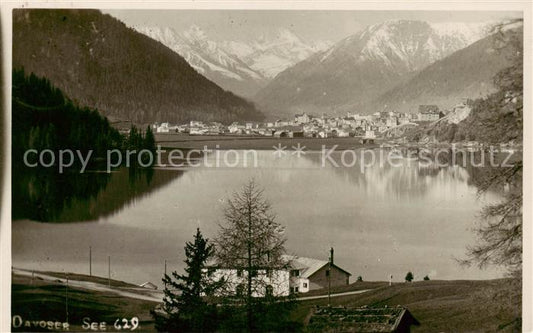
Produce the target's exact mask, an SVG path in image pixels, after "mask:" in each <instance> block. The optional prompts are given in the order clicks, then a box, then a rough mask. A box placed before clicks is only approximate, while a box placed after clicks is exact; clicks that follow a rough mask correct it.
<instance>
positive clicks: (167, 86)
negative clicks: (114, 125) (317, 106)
mask: <svg viewBox="0 0 533 333" xmlns="http://www.w3.org/2000/svg"><path fill="white" fill-rule="evenodd" d="M13 67H14V68H24V69H25V71H26V72H27V73H31V72H33V73H35V74H36V75H37V76H41V77H45V78H47V79H49V80H50V81H51V83H52V84H53V85H55V86H56V87H58V88H59V89H61V90H62V91H63V92H65V94H66V95H67V96H69V98H71V99H72V100H73V101H75V102H76V103H78V104H79V105H80V106H87V107H90V108H96V109H98V110H99V112H100V113H102V114H103V115H105V116H107V117H108V118H109V119H110V120H111V121H129V122H133V123H135V124H146V123H151V122H156V121H157V122H163V121H168V122H186V121H189V120H191V119H196V120H204V121H220V122H224V123H230V122H232V121H236V120H260V119H263V117H264V116H263V114H262V113H261V112H259V111H258V110H257V109H256V108H255V107H254V105H253V104H252V103H251V102H249V101H246V100H244V99H242V98H240V97H238V96H236V95H235V94H233V93H232V92H229V91H226V90H224V89H222V88H221V87H219V86H218V85H216V84H215V83H213V82H212V81H210V80H208V79H207V78H205V77H204V76H202V75H201V74H199V73H198V72H197V71H196V70H195V69H194V68H193V67H191V66H190V65H189V63H188V62H187V61H186V60H185V59H184V58H183V57H181V56H180V55H179V54H177V53H176V52H174V51H172V50H171V49H169V48H168V47H166V46H164V45H163V44H161V43H159V42H158V41H155V40H153V39H151V38H149V37H147V36H145V35H143V34H141V33H139V32H137V31H135V30H133V29H131V28H128V27H127V26H126V25H125V24H124V23H122V22H121V21H119V20H117V19H115V18H113V17H112V16H110V15H104V14H102V13H101V12H100V11H98V10H86V9H83V10H56V9H54V10H49V9H16V10H14V11H13Z"/></svg>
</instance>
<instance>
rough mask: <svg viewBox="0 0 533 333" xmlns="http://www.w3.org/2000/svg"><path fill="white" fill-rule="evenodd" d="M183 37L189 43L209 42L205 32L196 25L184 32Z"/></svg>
mask: <svg viewBox="0 0 533 333" xmlns="http://www.w3.org/2000/svg"><path fill="white" fill-rule="evenodd" d="M183 36H184V37H185V38H186V39H188V40H189V41H205V40H207V35H206V34H205V32H204V31H203V30H202V28H200V27H199V26H197V25H196V24H193V25H191V26H190V27H189V28H188V29H187V30H185V31H184V32H183Z"/></svg>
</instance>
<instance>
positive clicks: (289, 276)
mask: <svg viewBox="0 0 533 333" xmlns="http://www.w3.org/2000/svg"><path fill="white" fill-rule="evenodd" d="M332 251H333V250H332ZM332 256H333V252H332ZM283 260H284V261H285V262H286V263H287V269H273V270H269V269H260V270H257V271H256V273H255V275H254V276H253V278H252V279H253V280H252V296H253V297H264V296H265V295H267V294H271V295H273V296H277V297H279V296H288V295H289V294H290V293H306V292H308V291H310V290H315V289H321V288H325V287H327V285H328V284H331V286H342V285H348V284H349V279H350V275H351V274H350V273H348V272H347V271H345V270H344V269H342V268H340V267H339V266H337V265H335V264H334V263H333V262H332V263H330V262H328V261H325V260H319V259H313V258H306V257H299V256H289V255H284V256H283ZM205 272H206V274H207V275H208V277H209V278H210V279H212V280H213V281H221V280H222V279H224V280H225V281H226V282H227V284H226V285H225V288H224V289H223V290H222V291H220V292H219V293H220V294H224V293H225V295H228V294H229V295H239V294H241V295H244V294H246V290H247V288H248V284H247V283H248V272H247V271H246V270H244V269H236V268H220V267H216V265H214V266H210V267H208V268H206V269H205Z"/></svg>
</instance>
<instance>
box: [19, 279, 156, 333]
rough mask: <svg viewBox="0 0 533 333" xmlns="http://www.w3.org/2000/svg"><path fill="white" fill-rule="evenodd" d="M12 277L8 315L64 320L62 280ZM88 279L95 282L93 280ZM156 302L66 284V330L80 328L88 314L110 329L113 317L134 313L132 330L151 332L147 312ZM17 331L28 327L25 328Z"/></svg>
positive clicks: (152, 324) (150, 318)
mask: <svg viewBox="0 0 533 333" xmlns="http://www.w3.org/2000/svg"><path fill="white" fill-rule="evenodd" d="M58 274H59V273H58ZM58 276H59V275H58ZM12 278H13V282H12V287H11V291H12V296H11V299H12V304H11V313H12V315H20V316H21V317H22V318H23V320H47V321H48V320H51V321H56V320H57V321H60V322H64V321H65V319H66V304H65V303H66V302H65V300H66V288H65V285H64V284H62V283H54V282H47V281H42V280H38V279H34V281H33V284H32V283H31V277H24V276H19V275H12ZM86 280H88V279H86ZM91 281H93V282H98V281H97V280H91ZM120 282H121V281H114V283H113V284H115V285H116V284H120V285H122V284H126V283H123V282H122V283H120ZM126 285H127V284H126ZM156 304H157V303H154V302H149V301H143V300H137V299H132V298H126V297H122V296H117V295H115V294H111V293H105V292H97V291H89V290H83V289H75V288H69V289H68V312H69V320H68V322H69V324H70V331H75V332H78V331H84V330H83V329H82V324H83V318H85V317H89V318H91V321H98V322H100V321H105V322H107V326H108V330H114V327H113V324H114V322H115V321H116V319H118V318H120V319H122V318H128V319H131V318H132V317H134V316H136V317H138V318H139V322H140V327H139V328H138V329H137V330H135V331H136V332H138V331H143V332H151V331H154V323H153V320H152V317H151V316H150V310H151V309H153V308H154V307H155V306H156ZM22 328H24V327H22ZM14 331H17V330H14ZM19 331H29V330H28V329H27V328H26V329H22V330H19ZM31 331H36V329H34V328H32V329H31Z"/></svg>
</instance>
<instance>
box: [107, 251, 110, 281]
mask: <svg viewBox="0 0 533 333" xmlns="http://www.w3.org/2000/svg"><path fill="white" fill-rule="evenodd" d="M107 286H108V287H111V256H107Z"/></svg>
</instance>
